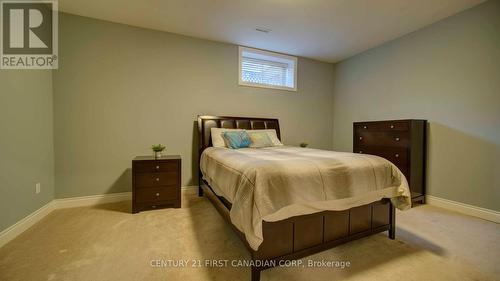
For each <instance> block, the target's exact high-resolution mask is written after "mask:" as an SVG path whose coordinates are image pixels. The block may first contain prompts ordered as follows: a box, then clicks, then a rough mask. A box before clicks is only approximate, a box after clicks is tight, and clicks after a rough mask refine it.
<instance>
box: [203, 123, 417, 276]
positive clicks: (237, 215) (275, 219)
mask: <svg viewBox="0 0 500 281" xmlns="http://www.w3.org/2000/svg"><path fill="white" fill-rule="evenodd" d="M212 128H238V129H246V130H256V129H274V130H275V131H276V135H277V137H278V138H279V139H281V137H280V136H281V134H280V133H281V132H280V127H279V121H278V120H277V119H267V118H246V117H221V116H198V131H199V154H200V182H199V195H200V196H206V197H207V198H208V199H209V200H210V201H211V202H212V203H213V205H214V206H215V208H216V209H217V211H218V212H219V213H220V214H221V215H222V217H223V218H224V219H226V220H227V221H228V222H229V223H230V225H231V226H232V228H233V229H234V230H235V232H236V233H237V234H238V236H239V237H240V238H241V240H242V241H243V243H244V244H245V246H246V247H247V249H248V250H249V251H250V254H251V257H252V262H251V263H250V264H251V280H260V272H261V271H262V270H264V269H266V268H270V267H273V266H277V265H280V264H281V262H282V261H286V260H294V259H299V258H302V257H305V256H308V255H311V254H313V253H317V252H320V251H323V250H326V249H329V248H332V247H334V246H336V245H339V244H342V243H345V242H348V241H352V240H355V239H359V238H361V237H365V236H368V235H372V234H375V233H379V232H383V231H388V234H389V238H391V239H394V238H395V207H398V208H400V209H406V208H409V207H410V205H411V200H410V197H411V196H410V192H409V189H408V184H407V182H406V179H405V178H404V176H403V175H402V174H401V172H400V171H399V170H398V169H397V168H396V167H395V166H394V165H392V163H390V162H389V161H387V160H385V159H383V158H380V157H377V156H371V155H359V154H353V153H341V152H333V151H325V150H317V149H306V148H297V147H289V146H277V147H269V148H258V149H255V148H245V149H237V150H233V149H228V148H220V147H212V141H211V139H212V138H211V129H212Z"/></svg>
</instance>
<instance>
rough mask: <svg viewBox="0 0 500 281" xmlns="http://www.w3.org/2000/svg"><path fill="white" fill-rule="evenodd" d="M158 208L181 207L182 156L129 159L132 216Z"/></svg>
mask: <svg viewBox="0 0 500 281" xmlns="http://www.w3.org/2000/svg"><path fill="white" fill-rule="evenodd" d="M161 207H174V208H180V207H181V157H180V156H179V155H166V156H163V157H162V158H159V159H155V158H154V157H153V156H138V157H135V158H134V160H132V213H137V212H140V211H143V210H151V209H156V208H161Z"/></svg>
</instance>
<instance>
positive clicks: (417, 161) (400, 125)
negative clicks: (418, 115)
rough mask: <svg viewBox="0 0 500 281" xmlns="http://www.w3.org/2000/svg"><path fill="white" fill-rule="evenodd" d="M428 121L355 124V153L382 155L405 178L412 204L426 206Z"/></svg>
mask: <svg viewBox="0 0 500 281" xmlns="http://www.w3.org/2000/svg"><path fill="white" fill-rule="evenodd" d="M426 127H427V121H426V120H414V119H410V120H390V121H369V122H355V123H354V124H353V152H356V153H366V154H373V155H377V156H381V157H384V158H386V159H387V160H389V161H391V162H392V163H394V165H396V166H397V167H398V168H399V169H400V170H401V172H402V173H403V174H404V175H405V177H406V179H407V180H408V184H409V185H410V191H411V197H412V201H413V202H421V203H424V199H425V161H426V160H425V157H426V139H427V137H426Z"/></svg>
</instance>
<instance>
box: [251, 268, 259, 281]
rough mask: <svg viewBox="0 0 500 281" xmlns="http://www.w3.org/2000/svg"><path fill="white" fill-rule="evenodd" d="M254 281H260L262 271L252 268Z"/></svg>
mask: <svg viewBox="0 0 500 281" xmlns="http://www.w3.org/2000/svg"><path fill="white" fill-rule="evenodd" d="M252 281H260V269H259V268H258V267H255V266H252Z"/></svg>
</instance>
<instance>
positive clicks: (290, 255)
mask: <svg viewBox="0 0 500 281" xmlns="http://www.w3.org/2000/svg"><path fill="white" fill-rule="evenodd" d="M200 190H201V191H200V195H203V194H204V195H205V196H206V197H207V198H208V199H209V200H210V201H211V202H212V203H213V205H214V206H215V208H216V209H217V211H218V212H219V213H220V214H221V215H222V217H224V219H226V220H227V221H228V222H229V223H230V225H231V226H232V227H233V229H234V230H235V231H236V233H237V234H238V235H239V237H240V238H241V240H242V241H243V243H244V244H245V246H246V247H247V249H248V250H249V251H250V253H251V256H252V259H253V260H254V261H255V260H260V261H266V262H260V264H265V265H264V266H260V267H257V266H254V267H252V281H254V280H260V272H261V271H262V270H264V269H266V268H269V267H273V266H274V265H278V264H279V262H280V261H282V260H294V259H300V258H303V257H305V256H309V255H312V254H314V253H318V252H321V251H324V250H327V249H330V248H332V247H335V246H337V245H340V244H343V243H346V242H349V241H352V240H356V239H359V238H362V237H365V236H369V235H371V234H375V233H379V232H383V231H388V232H389V238H391V239H394V237H395V209H394V207H393V206H392V204H391V203H390V200H388V199H383V200H381V201H378V202H373V203H370V204H366V205H363V206H359V207H355V208H351V209H349V210H344V211H324V212H319V213H314V214H310V215H303V216H295V217H291V218H288V219H285V220H282V221H277V222H263V225H262V232H263V237H264V242H263V243H262V244H261V245H260V247H259V249H258V250H257V251H254V250H253V249H252V248H250V246H249V245H248V243H247V241H246V239H245V236H244V234H243V233H241V232H240V231H239V230H238V229H237V228H236V227H235V226H234V225H233V224H232V223H231V220H230V217H229V210H230V206H228V203H227V202H225V201H224V200H222V199H221V198H220V197H218V196H217V195H215V193H213V191H212V189H211V188H210V186H208V184H206V183H205V182H203V183H202V184H201V185H200Z"/></svg>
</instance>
